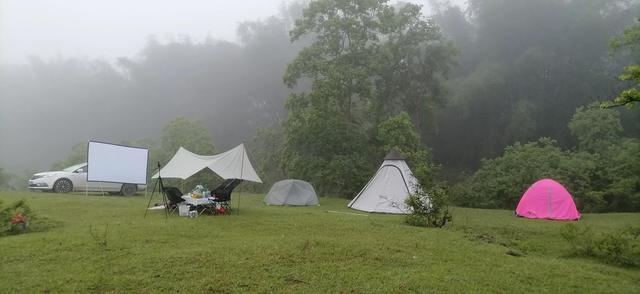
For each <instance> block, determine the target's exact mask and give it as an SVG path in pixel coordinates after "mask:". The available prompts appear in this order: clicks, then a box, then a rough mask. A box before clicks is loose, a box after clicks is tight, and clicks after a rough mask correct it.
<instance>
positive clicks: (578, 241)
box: [561, 224, 640, 267]
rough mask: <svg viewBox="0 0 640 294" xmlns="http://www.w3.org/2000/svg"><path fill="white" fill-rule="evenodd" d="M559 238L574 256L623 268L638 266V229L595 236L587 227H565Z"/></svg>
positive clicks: (627, 229) (639, 254) (625, 229)
mask: <svg viewBox="0 0 640 294" xmlns="http://www.w3.org/2000/svg"><path fill="white" fill-rule="evenodd" d="M561 236H562V237H563V238H564V239H565V240H567V241H568V242H569V244H570V246H571V253H572V254H573V255H575V256H586V257H595V258H599V259H602V260H605V261H607V262H612V263H616V264H620V265H625V266H635V267H639V266H640V227H626V228H623V229H621V230H618V231H615V232H611V233H601V234H595V233H594V232H593V231H592V230H591V228H589V227H582V228H580V227H578V226H577V225H575V224H569V225H566V226H565V227H564V228H563V229H562V232H561Z"/></svg>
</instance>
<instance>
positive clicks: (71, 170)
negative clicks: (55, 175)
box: [62, 162, 87, 172]
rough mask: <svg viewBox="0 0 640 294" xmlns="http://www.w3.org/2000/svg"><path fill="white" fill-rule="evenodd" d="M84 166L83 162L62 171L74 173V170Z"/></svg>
mask: <svg viewBox="0 0 640 294" xmlns="http://www.w3.org/2000/svg"><path fill="white" fill-rule="evenodd" d="M86 164H87V163H86V162H83V163H79V164H76V165H72V166H70V167H67V168H65V169H63V170H62V171H66V172H74V171H75V170H76V169H79V168H81V167H83V166H84V165H86Z"/></svg>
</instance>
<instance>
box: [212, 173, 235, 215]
mask: <svg viewBox="0 0 640 294" xmlns="http://www.w3.org/2000/svg"><path fill="white" fill-rule="evenodd" d="M240 183H242V180H240V179H227V180H224V182H222V184H220V186H218V187H217V188H215V189H213V191H211V197H213V199H212V200H213V202H214V203H215V204H219V205H220V206H221V207H223V208H224V210H225V211H231V205H230V203H231V192H233V189H235V188H236V187H237V186H238V185H240Z"/></svg>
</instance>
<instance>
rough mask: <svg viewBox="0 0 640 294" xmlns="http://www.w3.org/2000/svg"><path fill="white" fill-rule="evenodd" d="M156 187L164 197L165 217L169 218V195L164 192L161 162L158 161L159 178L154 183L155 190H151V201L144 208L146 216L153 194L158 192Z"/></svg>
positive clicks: (145, 215)
mask: <svg viewBox="0 0 640 294" xmlns="http://www.w3.org/2000/svg"><path fill="white" fill-rule="evenodd" d="M156 189H157V190H158V193H159V194H160V195H161V197H162V204H163V205H164V217H165V219H166V218H169V208H168V207H167V206H168V205H169V201H168V200H167V195H165V194H164V185H163V184H162V177H161V176H160V162H158V179H156V182H155V183H154V184H153V190H152V192H151V196H149V203H147V209H145V210H144V217H147V211H149V206H150V205H151V199H153V195H154V194H155V193H156Z"/></svg>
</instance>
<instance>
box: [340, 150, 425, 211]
mask: <svg viewBox="0 0 640 294" xmlns="http://www.w3.org/2000/svg"><path fill="white" fill-rule="evenodd" d="M390 155H392V154H391V153H390V154H389V155H387V158H385V160H384V162H383V163H382V165H380V168H378V171H377V172H376V174H375V175H374V176H373V177H372V178H371V179H370V180H369V182H368V183H367V185H366V186H364V188H362V190H361V191H360V193H358V195H357V196H356V197H355V198H353V200H351V202H350V203H349V205H347V207H351V208H353V209H357V210H361V211H366V212H381V213H396V214H407V213H410V212H411V211H410V208H409V207H407V205H406V204H405V200H406V199H407V197H408V196H409V194H413V193H416V191H417V189H418V185H417V184H418V181H417V179H416V178H415V177H414V176H413V173H411V169H409V166H408V165H407V163H406V162H405V161H404V159H402V158H398V157H392V156H390Z"/></svg>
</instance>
